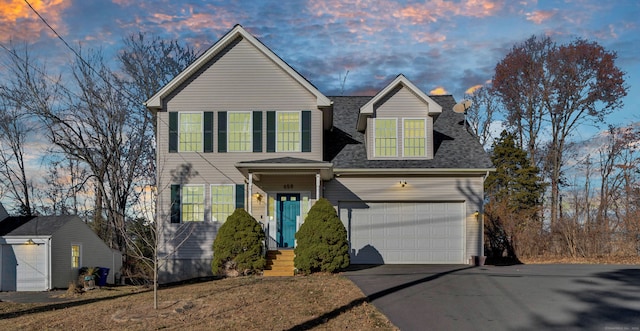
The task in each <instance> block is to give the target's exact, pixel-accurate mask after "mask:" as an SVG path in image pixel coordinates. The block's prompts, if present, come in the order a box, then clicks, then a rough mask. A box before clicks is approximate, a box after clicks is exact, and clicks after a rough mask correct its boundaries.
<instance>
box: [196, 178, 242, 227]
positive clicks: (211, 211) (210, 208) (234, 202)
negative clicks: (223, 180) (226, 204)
mask: <svg viewBox="0 0 640 331" xmlns="http://www.w3.org/2000/svg"><path fill="white" fill-rule="evenodd" d="M214 186H231V198H232V200H233V205H232V211H231V214H232V213H233V210H235V208H236V205H237V204H238V202H237V201H236V184H209V201H208V203H207V202H206V201H205V210H206V207H207V206H209V215H208V216H209V220H210V221H211V222H220V223H224V222H225V221H226V219H225V220H224V221H216V220H214V219H213V194H211V190H212V189H213V187H214ZM205 194H206V192H205ZM205 200H207V199H206V197H205ZM248 200H249V202H248V203H249V205H251V199H248ZM249 213H251V212H249ZM205 214H206V213H205ZM231 214H229V215H231ZM206 216H207V215H205V218H206Z"/></svg>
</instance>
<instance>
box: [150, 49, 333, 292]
mask: <svg viewBox="0 0 640 331" xmlns="http://www.w3.org/2000/svg"><path fill="white" fill-rule="evenodd" d="M231 45H232V46H230V47H228V48H227V49H226V50H225V51H223V52H221V54H224V55H223V56H218V57H215V58H214V60H213V61H212V62H211V63H210V65H205V66H203V68H202V69H201V70H200V71H199V72H197V73H196V74H194V75H193V76H192V78H191V79H189V80H187V81H186V83H184V84H183V85H182V86H181V87H179V88H177V89H176V90H175V92H173V93H172V94H171V95H170V96H168V97H167V99H166V100H165V101H164V102H163V108H164V109H163V111H160V112H158V130H157V139H158V140H157V141H158V148H157V152H158V164H157V166H158V169H157V171H158V174H159V175H158V193H159V196H158V210H157V215H158V216H157V217H158V220H159V221H160V222H162V224H164V227H163V229H162V231H161V236H162V244H161V245H160V246H161V248H162V250H163V251H162V252H160V253H161V254H162V255H163V256H166V257H167V258H166V264H165V267H164V268H162V271H161V275H160V277H161V281H162V282H168V281H177V280H180V279H177V278H176V277H179V275H180V273H183V274H186V275H188V276H187V278H192V277H198V276H210V275H211V267H210V263H211V258H212V257H213V252H212V248H211V245H212V244H213V240H214V239H215V236H216V234H217V232H218V229H219V227H220V224H218V223H213V222H209V221H208V220H209V218H210V217H209V215H208V214H210V209H209V207H208V206H209V204H210V199H211V198H210V190H209V187H210V185H211V184H244V183H245V180H246V179H245V177H244V176H243V174H242V173H240V172H239V171H238V169H236V167H235V164H236V163H238V162H241V161H253V160H262V159H269V158H276V157H278V158H279V157H287V156H289V157H295V158H304V159H310V160H317V161H322V155H323V146H322V141H323V129H322V128H323V125H322V120H323V113H322V111H321V110H319V109H318V107H317V99H316V97H315V96H314V95H313V94H312V93H310V92H309V91H308V90H307V89H306V88H304V87H303V86H302V85H300V84H299V83H298V82H297V81H296V80H295V79H294V78H293V77H291V76H290V75H289V74H288V73H286V72H285V71H283V70H282V69H281V68H280V67H278V66H277V65H276V64H275V63H273V62H272V61H271V60H270V59H268V58H267V57H266V56H265V55H264V54H262V53H260V52H259V51H258V50H257V49H256V48H254V47H253V46H252V45H251V44H250V43H248V42H247V41H246V40H240V41H239V42H237V43H231ZM305 110H308V111H311V151H310V152H287V153H282V152H276V153H273V152H270V153H268V152H266V151H267V147H266V145H267V139H266V133H267V120H266V112H267V111H305ZM178 111H213V112H215V113H216V114H214V125H213V132H214V133H216V134H215V135H214V145H215V146H217V144H218V141H219V140H218V139H219V138H218V136H217V132H218V125H219V123H218V122H219V121H218V116H217V113H218V112H221V111H226V112H229V111H260V112H261V115H262V130H261V133H262V141H261V143H262V148H261V150H262V151H263V152H256V153H254V152H226V153H219V152H218V149H217V148H216V149H214V152H213V153H206V154H205V153H188V152H184V153H168V144H169V140H168V133H169V128H168V125H169V115H168V112H178ZM301 118H302V116H301ZM309 177H311V178H312V177H313V176H309ZM265 178H266V176H265ZM313 180H315V179H313ZM309 181H311V179H310V180H309ZM311 183H312V184H313V185H315V182H311ZM171 184H180V185H184V184H204V185H205V208H206V210H205V220H207V221H205V222H200V223H198V224H192V225H183V224H170V210H169V207H170V203H171ZM255 184H256V185H254V193H255V192H256V190H257V189H259V188H260V185H264V184H262V183H255ZM294 185H296V186H297V185H298V182H295V183H294ZM303 186H305V187H306V186H309V184H307V183H305V184H304V185H303ZM278 187H279V188H282V185H281V184H280V186H278ZM313 187H314V186H313ZM305 189H306V188H305ZM246 190H248V187H247V185H245V191H246ZM309 191H312V192H315V188H314V189H311V190H309ZM314 194H315V193H314ZM245 199H246V194H245ZM251 199H255V198H253V197H251ZM253 203H254V205H253V206H252V207H253V208H255V210H260V208H264V207H261V206H260V205H258V204H256V202H255V201H253ZM265 204H266V202H265ZM245 209H248V208H247V201H245ZM254 214H255V213H254ZM258 217H259V215H258ZM186 234H189V235H190V238H189V240H187V241H182V240H180V239H181V238H182V236H184V235H186ZM179 243H181V244H180V247H177V246H178V245H179ZM189 263H193V264H194V265H193V266H192V267H189V268H190V269H191V270H192V271H193V272H194V274H188V273H186V272H183V270H180V269H174V268H178V266H184V265H189Z"/></svg>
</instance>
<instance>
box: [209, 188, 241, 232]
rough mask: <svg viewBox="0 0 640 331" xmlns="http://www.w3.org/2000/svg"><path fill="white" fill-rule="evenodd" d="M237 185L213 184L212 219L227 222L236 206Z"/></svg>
mask: <svg viewBox="0 0 640 331" xmlns="http://www.w3.org/2000/svg"><path fill="white" fill-rule="evenodd" d="M234 187H235V185H211V220H212V221H216V222H221V223H223V222H225V221H226V220H227V217H229V215H231V214H232V213H233V211H234V210H235V207H236V202H235V193H234Z"/></svg>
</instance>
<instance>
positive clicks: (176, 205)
mask: <svg viewBox="0 0 640 331" xmlns="http://www.w3.org/2000/svg"><path fill="white" fill-rule="evenodd" d="M171 223H180V185H171Z"/></svg>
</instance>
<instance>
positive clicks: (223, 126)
mask: <svg viewBox="0 0 640 331" xmlns="http://www.w3.org/2000/svg"><path fill="white" fill-rule="evenodd" d="M226 151H227V112H226V111H220V112H218V152H220V153H225V152H226Z"/></svg>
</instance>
